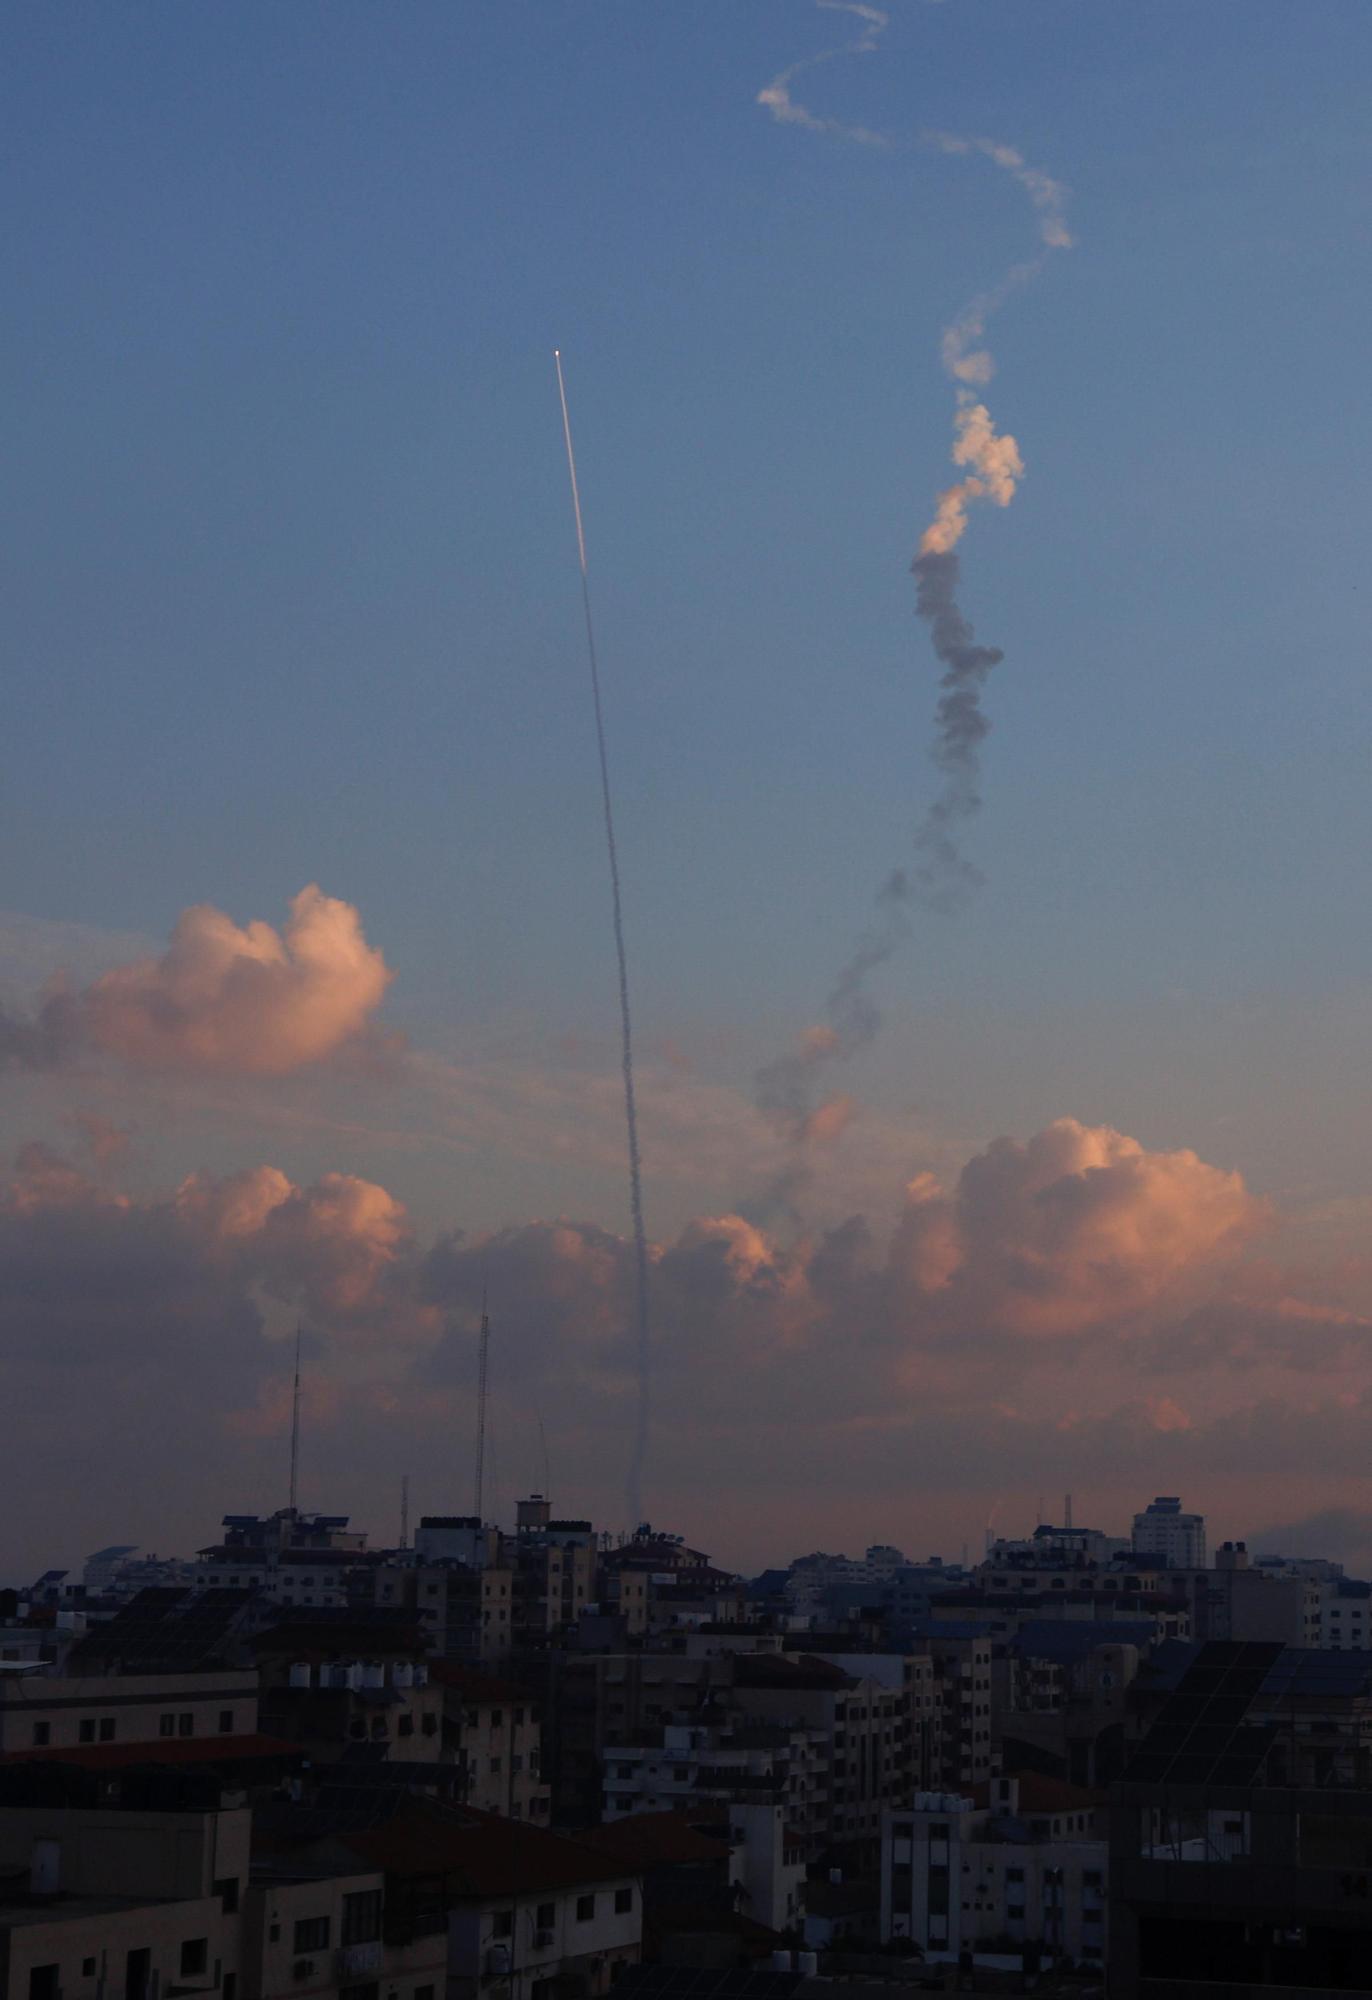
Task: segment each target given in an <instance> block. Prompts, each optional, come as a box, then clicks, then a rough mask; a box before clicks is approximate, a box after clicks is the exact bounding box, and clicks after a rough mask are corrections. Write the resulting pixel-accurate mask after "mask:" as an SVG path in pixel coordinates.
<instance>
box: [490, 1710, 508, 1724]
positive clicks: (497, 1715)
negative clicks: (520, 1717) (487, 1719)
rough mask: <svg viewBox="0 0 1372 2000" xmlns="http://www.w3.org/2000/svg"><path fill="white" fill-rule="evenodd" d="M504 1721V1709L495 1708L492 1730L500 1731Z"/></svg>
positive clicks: (492, 1712) (492, 1717)
mask: <svg viewBox="0 0 1372 2000" xmlns="http://www.w3.org/2000/svg"><path fill="white" fill-rule="evenodd" d="M504 1720H505V1711H504V1709H503V1708H493V1709H492V1710H491V1727H492V1729H499V1727H500V1725H501V1723H502V1722H503V1721H504Z"/></svg>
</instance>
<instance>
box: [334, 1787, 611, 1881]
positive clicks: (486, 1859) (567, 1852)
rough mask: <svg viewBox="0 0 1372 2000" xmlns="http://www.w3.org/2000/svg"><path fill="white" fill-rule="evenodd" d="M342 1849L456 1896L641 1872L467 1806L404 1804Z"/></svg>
mask: <svg viewBox="0 0 1372 2000" xmlns="http://www.w3.org/2000/svg"><path fill="white" fill-rule="evenodd" d="M336 1839H337V1841H338V1843H339V1844H340V1845H341V1846H343V1847H346V1848H347V1849H348V1850H349V1851H350V1852H351V1853H353V1854H357V1855H360V1856H361V1858H362V1860H364V1861H365V1862H366V1863H367V1864H368V1866H369V1867H372V1868H381V1869H384V1870H385V1871H386V1873H387V1874H388V1875H423V1876H435V1875H439V1876H442V1877H444V1878H445V1880H446V1881H447V1882H448V1884H449V1885H450V1887H451V1888H452V1889H453V1890H454V1892H455V1893H456V1894H457V1896H458V1897H460V1898H461V1897H468V1898H481V1899H485V1898H487V1897H492V1896H513V1895H515V1894H518V1895H520V1896H533V1895H535V1894H536V1893H537V1892H538V1891H539V1890H542V1889H576V1888H581V1887H583V1886H584V1887H587V1888H590V1887H591V1886H593V1885H594V1884H595V1883H598V1882H622V1881H623V1880H624V1878H625V1877H626V1876H627V1875H632V1874H634V1873H635V1872H636V1871H635V1870H634V1869H632V1868H629V1867H627V1866H625V1865H624V1864H623V1863H621V1862H617V1861H615V1860H613V1859H611V1857H610V1856H609V1855H607V1854H602V1853H601V1852H599V1851H598V1850H597V1849H596V1848H593V1847H591V1846H589V1845H588V1844H587V1843H585V1842H583V1841H580V1840H571V1839H568V1838H567V1837H566V1835H564V1834H560V1833H548V1832H547V1831H545V1829H544V1828H543V1827H540V1826H530V1825H529V1824H528V1823H527V1822H526V1821H524V1820H517V1819H504V1818H502V1817H501V1815H500V1814H498V1813H487V1812H478V1811H477V1810H476V1808H475V1807H472V1806H464V1807H462V1808H461V1809H460V1811H459V1810H454V1809H451V1808H450V1809H449V1810H447V1811H445V1812H442V1813H439V1812H434V1811H429V1810H427V1809H426V1807H425V1806H424V1804H423V1803H422V1802H421V1801H418V1800H415V1801H412V1802H410V1803H409V1804H407V1805H406V1806H405V1807H403V1808H402V1809H401V1811H399V1812H398V1813H397V1814H396V1815H395V1817H394V1818H393V1819H392V1820H390V1821H389V1822H388V1823H387V1824H386V1825H385V1826H379V1827H373V1828H370V1829H368V1830H367V1831H366V1832H362V1833H340V1834H338V1835H337V1836H336Z"/></svg>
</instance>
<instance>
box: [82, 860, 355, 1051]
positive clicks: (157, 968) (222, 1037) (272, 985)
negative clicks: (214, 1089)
mask: <svg viewBox="0 0 1372 2000" xmlns="http://www.w3.org/2000/svg"><path fill="white" fill-rule="evenodd" d="M391 977H392V975H391V972H390V970H389V969H388V967H387V965H386V961H385V959H384V958H383V957H382V955H381V953H380V952H379V951H377V950H375V949H373V947H372V946H370V945H369V944H368V943H367V940H366V938H365V936H364V935H363V931H362V921H361V918H360V917H359V915H358V913H357V911H356V910H355V909H354V908H353V906H352V905H351V904H350V903H344V902H341V901H339V900H338V898H337V897H333V896H326V895H324V894H323V892H322V891H321V890H320V889H318V888H316V887H315V886H314V885H313V884H311V885H310V886H309V887H308V888H305V889H302V890H301V891H300V894H299V895H298V896H296V897H295V898H294V899H293V900H292V903H291V914H290V917H289V919H288V921H287V923H286V925H285V926H284V928H283V929H282V930H280V931H277V930H275V929H274V928H273V927H272V925H270V924H267V923H261V922H252V923H249V924H246V925H238V924H236V923H234V921H233V920H232V918H231V917H227V916H225V914H224V912H223V911H222V910H216V909H215V908H213V906H212V905H210V904H208V903H199V904H196V905H195V906H194V907H193V908H192V909H189V910H185V911H183V912H182V914H181V916H180V917H179V918H178V919H177V923H176V928H175V929H174V930H173V932H172V939H171V943H170V945H169V946H168V947H167V949H166V951H165V952H163V954H162V956H161V957H160V958H149V959H142V960H140V961H138V962H137V963H136V964H133V965H124V966H118V967H116V968H115V969H114V970H113V971H112V972H107V973H105V974H104V975H103V977H102V978H100V979H97V980H96V981H95V983H94V984H93V985H92V986H90V987H88V988H87V989H86V992H85V994H84V995H83V996H82V1001H81V1013H82V1018H83V1023H84V1028H85V1033H86V1036H87V1038H88V1039H89V1041H90V1042H91V1043H92V1044H93V1045H94V1046H95V1047H96V1048H98V1049H102V1050H104V1051H106V1052H107V1053H109V1054H111V1055H114V1056H117V1057H119V1058H120V1060H122V1061H123V1062H126V1063H128V1064H130V1065H131V1066H132V1067H133V1068H136V1069H147V1070H173V1071H175V1070H188V1071H198V1072H215V1071H219V1072H230V1073H233V1074H235V1075H246V1076H283V1075H285V1074H287V1073H288V1072H289V1071H291V1070H296V1069H301V1068H303V1067H305V1066H306V1065H307V1064H310V1063H317V1062H321V1061H323V1059H324V1058H325V1057H326V1056H330V1055H333V1054H334V1053H335V1051H336V1050H338V1049H339V1048H341V1047H342V1046H343V1045H344V1044H345V1043H346V1042H349V1041H351V1040H353V1039H354V1038H355V1037H357V1036H358V1035H360V1034H361V1032H362V1031H363V1029H364V1028H365V1027H366V1025H367V1023H368V1021H369V1020H370V1019H371V1017H372V1015H373V1014H374V1013H375V1012H376V1009H377V1008H378V1007H379V1006H380V1004H381V1001H382V999H383V997H384V995H385V992H386V988H387V986H388V985H389V984H390V981H391Z"/></svg>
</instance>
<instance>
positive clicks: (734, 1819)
mask: <svg viewBox="0 0 1372 2000" xmlns="http://www.w3.org/2000/svg"><path fill="white" fill-rule="evenodd" d="M729 1880H730V1881H731V1882H733V1883H735V1884H736V1885H737V1887H738V1888H740V1889H741V1890H742V1892H743V1898H742V1901H741V1903H740V1905H739V1907H740V1908H741V1909H742V1911H743V1914H744V1916H745V1917H751V1918H752V1919H753V1921H754V1923H759V1924H766V1926H767V1928H768V1930H772V1931H785V1930H790V1929H791V1927H792V1926H793V1925H795V1924H798V1923H799V1922H800V1920H801V1911H802V1907H803V1904H804V1890H805V1847H804V1843H803V1842H802V1840H801V1837H800V1834H799V1833H798V1831H797V1830H796V1829H795V1828H794V1827H792V1826H790V1825H789V1824H788V1822H787V1819H786V1811H785V1808H784V1807H783V1806H778V1805H772V1804H770V1803H766V1802H764V1803H759V1804H740V1803H738V1802H737V1801H735V1803H734V1804H733V1805H731V1806H730V1808H729Z"/></svg>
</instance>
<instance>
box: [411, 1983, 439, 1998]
mask: <svg viewBox="0 0 1372 2000" xmlns="http://www.w3.org/2000/svg"><path fill="white" fill-rule="evenodd" d="M414 2000H434V1989H433V1987H432V1986H416V1987H415V1989H414Z"/></svg>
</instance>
